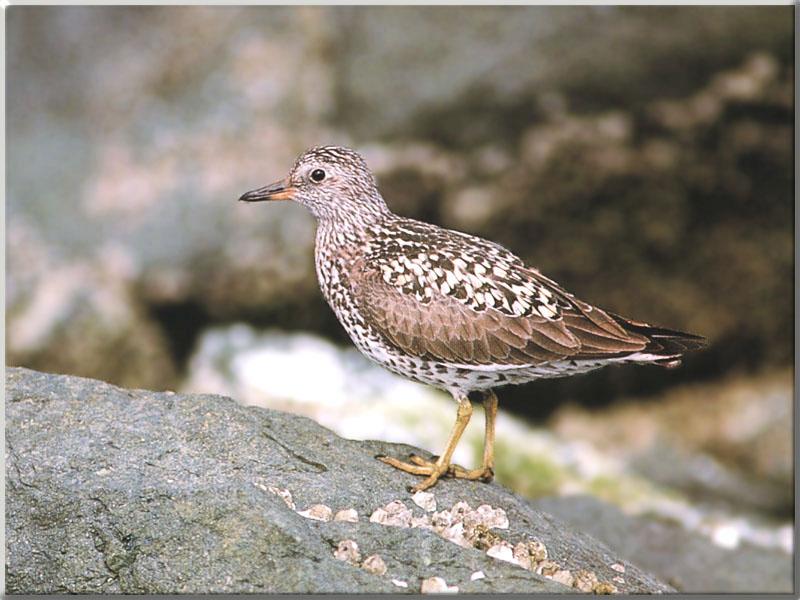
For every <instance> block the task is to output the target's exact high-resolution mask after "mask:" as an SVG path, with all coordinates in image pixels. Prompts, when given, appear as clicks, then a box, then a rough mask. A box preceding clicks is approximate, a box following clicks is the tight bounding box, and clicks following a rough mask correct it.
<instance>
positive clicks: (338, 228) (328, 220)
mask: <svg viewBox="0 0 800 600" xmlns="http://www.w3.org/2000/svg"><path fill="white" fill-rule="evenodd" d="M396 218H398V217H397V216H396V215H395V214H394V213H393V212H392V211H390V210H389V207H388V206H386V203H385V202H384V201H383V198H380V197H378V198H377V199H376V200H375V201H373V202H370V203H369V204H366V203H364V204H361V205H359V206H354V207H350V206H346V205H344V204H340V205H339V206H337V210H336V211H335V212H333V213H331V214H325V215H319V216H317V241H321V238H323V239H324V240H325V241H330V242H333V241H335V240H339V239H348V240H358V239H364V238H365V237H367V235H368V232H369V230H370V229H373V228H374V227H375V226H380V225H381V224H383V223H386V222H388V221H391V220H392V219H396Z"/></svg>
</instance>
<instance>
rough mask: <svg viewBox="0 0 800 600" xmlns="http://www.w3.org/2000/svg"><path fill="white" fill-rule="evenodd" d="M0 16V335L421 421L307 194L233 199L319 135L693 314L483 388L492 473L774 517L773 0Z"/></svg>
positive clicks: (458, 220) (686, 522)
mask: <svg viewBox="0 0 800 600" xmlns="http://www.w3.org/2000/svg"><path fill="white" fill-rule="evenodd" d="M6 43H7V57H6V67H7V111H8V112H7V119H6V127H7V143H6V152H7V166H6V173H7V204H6V252H7V266H6V269H7V270H6V310H7V312H6V326H7V327H6V358H7V363H8V364H10V365H21V366H26V367H31V368H34V369H39V370H44V371H50V372H59V373H71V374H77V375H84V376H90V377H96V378H100V379H104V380H106V381H110V382H113V383H116V384H120V385H124V386H129V387H146V388H153V389H177V390H184V391H201V392H219V393H224V394H227V395H231V396H233V397H235V398H237V399H238V400H240V401H242V402H247V403H255V404H261V405H263V406H271V407H276V408H282V409H286V410H292V411H294V412H302V413H304V414H308V415H310V416H312V417H314V418H315V419H317V420H319V421H321V422H322V423H323V424H325V425H327V426H329V427H331V428H333V429H335V430H336V431H337V432H339V433H341V434H343V435H346V436H349V437H359V438H382V439H390V440H395V441H404V442H410V443H414V444H418V445H421V446H423V447H425V448H428V449H430V450H432V451H438V450H439V449H440V446H441V445H442V444H443V443H444V441H445V438H446V434H447V430H448V429H449V427H450V425H451V423H452V421H453V418H454V408H453V406H452V403H451V401H450V400H449V399H448V398H447V397H446V396H445V395H443V394H441V393H439V392H437V391H435V390H432V389H429V388H424V387H422V386H417V385H415V384H411V383H408V382H405V381H402V380H399V379H397V378H395V377H393V376H391V375H389V374H388V373H384V372H383V371H381V370H380V369H378V368H377V367H375V366H374V365H371V364H370V363H368V362H367V361H366V360H365V359H362V358H361V357H360V356H359V355H358V354H357V353H356V352H355V351H354V350H352V348H351V345H350V344H349V341H348V339H347V338H346V336H345V334H344V332H343V330H342V328H341V327H340V326H339V324H338V323H337V321H336V320H335V317H334V316H333V314H332V312H331V311H330V310H329V309H328V307H327V305H325V303H324V301H323V299H322V297H321V295H320V293H319V291H318V288H317V283H316V278H315V274H314V262H313V239H314V238H313V236H314V222H313V219H312V217H311V216H310V215H309V214H307V213H306V212H305V211H304V209H302V207H300V206H296V205H290V204H278V205H270V206H266V205H256V206H252V205H242V204H239V203H237V202H236V199H237V198H238V197H239V195H241V194H242V193H243V192H245V191H247V190H250V189H252V188H255V187H259V186H261V185H264V184H265V183H268V182H270V181H272V180H274V179H277V178H279V177H283V176H284V175H285V174H286V173H287V172H288V169H289V168H290V167H291V165H292V162H293V160H294V158H295V157H296V155H297V154H299V153H300V152H301V151H302V150H304V149H305V148H307V147H309V146H313V145H318V144H327V143H336V144H346V145H350V146H353V147H355V148H357V149H358V150H360V151H361V152H363V154H364V155H365V156H366V158H367V161H368V163H369V164H370V166H371V167H372V168H373V169H374V171H375V172H376V174H377V176H378V179H379V183H380V187H381V190H382V191H383V194H384V196H385V197H386V199H387V201H388V203H389V205H390V206H391V207H392V208H393V209H394V210H395V211H396V212H398V213H401V214H404V215H407V216H411V217H415V218H419V219H423V220H428V221H432V222H435V223H438V224H441V225H444V226H446V227H450V228H455V229H459V230H462V231H467V232H470V233H474V234H478V235H481V236H484V237H487V238H490V239H493V240H495V241H498V242H500V243H502V244H504V245H505V246H507V247H509V248H511V249H512V250H513V251H515V252H516V253H517V254H519V255H520V256H521V257H522V258H523V259H525V260H526V261H528V262H529V263H531V264H533V265H536V266H538V267H539V268H540V269H541V270H542V271H543V272H544V273H546V274H547V275H549V276H550V277H553V278H555V279H556V280H558V281H560V282H561V283H562V284H563V285H564V286H565V287H566V288H567V289H569V290H571V291H574V292H575V293H576V294H577V295H578V296H580V297H582V298H584V299H586V300H588V301H590V302H593V303H596V304H598V305H600V306H603V307H606V308H609V309H612V310H614V311H615V312H619V313H621V314H625V315H629V316H631V317H635V318H637V319H641V320H645V321H648V322H651V323H654V324H662V325H665V326H669V327H673V328H677V329H684V330H687V331H692V332H696V333H701V334H703V335H705V336H707V337H708V338H709V339H710V341H711V346H710V347H709V349H708V350H706V351H704V352H702V353H698V354H696V355H692V356H690V357H688V358H687V359H686V361H685V363H684V366H683V367H682V368H680V369H678V370H672V371H665V370H662V369H659V368H648V367H620V368H613V369H606V370H603V371H600V372H597V373H594V374H591V375H587V376H583V377H574V378H570V379H565V380H551V381H545V382H540V383H534V384H529V385H526V386H521V387H517V388H507V389H504V390H502V391H501V393H500V398H501V412H502V418H501V421H500V424H499V427H500V431H499V432H498V436H499V444H500V447H499V448H498V477H499V479H500V481H501V482H502V483H504V484H506V485H509V486H511V487H513V488H514V489H516V490H518V491H519V492H521V493H523V494H526V495H528V496H530V497H539V496H543V495H562V494H571V493H579V492H588V493H591V494H593V495H595V496H598V497H602V498H604V499H605V500H607V501H609V502H613V503H615V504H617V505H618V506H620V507H622V508H624V509H625V510H628V511H630V512H637V513H639V514H653V515H657V516H658V517H659V518H661V519H668V520H671V521H674V522H678V523H680V524H681V526H684V527H688V528H690V529H692V530H694V531H699V532H702V533H703V534H704V535H707V536H710V537H711V539H713V540H714V541H715V542H717V543H718V544H721V545H723V546H727V547H733V546H737V545H738V544H740V543H747V544H755V545H757V546H759V547H761V548H771V549H775V550H776V551H783V552H786V551H788V550H789V549H790V548H791V529H790V522H791V518H792V514H793V484H792V481H793V480H792V474H793V461H792V431H791V425H792V358H793V350H794V349H793V331H794V313H793V222H794V219H793V217H794V206H793V137H792V136H793V93H794V90H793V81H794V70H793V12H792V7H791V6H782V7H781V6H778V7H775V6H772V7H733V6H727V7H725V6H722V7H687V6H682V7H659V8H656V7H552V8H551V7H502V8H501V7H470V8H465V7H452V8H448V7H391V8H387V7H297V8H287V7H248V8H233V7H231V8H228V7H144V8H143V7H127V8H107V7H20V6H15V7H12V8H11V9H10V10H9V11H8V12H7V38H6ZM423 416H425V417H431V416H435V418H426V419H425V420H423ZM474 421H475V423H474V425H475V427H472V426H471V427H470V429H469V431H468V434H467V438H466V440H465V442H464V444H462V446H463V447H462V448H460V449H459V451H460V452H461V454H460V455H458V456H457V458H458V459H459V460H460V461H464V462H471V461H473V460H477V458H478V457H479V456H480V443H481V435H482V432H481V427H482V418H480V417H478V418H476V419H474Z"/></svg>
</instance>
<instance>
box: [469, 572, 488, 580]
mask: <svg viewBox="0 0 800 600" xmlns="http://www.w3.org/2000/svg"><path fill="white" fill-rule="evenodd" d="M478 579H486V575H485V574H484V572H483V571H475V572H474V573H473V574H472V575H470V576H469V580H470V581H477V580H478Z"/></svg>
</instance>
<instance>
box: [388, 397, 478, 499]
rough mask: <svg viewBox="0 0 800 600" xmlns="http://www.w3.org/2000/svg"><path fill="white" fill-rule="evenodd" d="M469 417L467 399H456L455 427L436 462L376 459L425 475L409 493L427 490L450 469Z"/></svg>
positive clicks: (402, 469) (408, 471)
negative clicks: (414, 462)
mask: <svg viewBox="0 0 800 600" xmlns="http://www.w3.org/2000/svg"><path fill="white" fill-rule="evenodd" d="M471 416H472V404H471V403H470V401H469V398H467V397H466V396H463V397H461V398H458V413H457V414H456V422H455V425H453V429H452V431H451V432H450V437H449V438H448V440H447V445H446V446H445V449H444V453H443V454H442V455H441V456H440V457H439V458H437V459H436V462H434V463H430V462H428V461H425V460H423V459H420V458H419V457H412V460H415V459H416V463H417V464H411V463H407V462H403V461H401V460H397V459H396V458H391V457H389V456H378V457H376V458H377V459H378V460H380V461H382V462H385V463H386V464H387V465H391V466H393V467H395V468H397V469H400V470H401V471H405V472H406V473H413V474H414V475H427V476H428V477H427V478H426V479H425V480H424V481H421V482H420V483H418V484H417V485H415V486H413V487H412V488H410V490H409V491H411V492H412V493H416V492H419V491H421V490H427V489H428V488H429V487H431V486H433V485H434V484H435V483H436V482H437V481H438V480H439V478H440V477H441V476H442V475H444V474H445V473H447V472H448V470H449V469H450V459H451V458H452V457H453V452H454V451H455V449H456V446H457V445H458V440H460V439H461V435H462V434H463V433H464V429H466V427H467V423H469V419H470V417H471ZM420 463H422V464H420Z"/></svg>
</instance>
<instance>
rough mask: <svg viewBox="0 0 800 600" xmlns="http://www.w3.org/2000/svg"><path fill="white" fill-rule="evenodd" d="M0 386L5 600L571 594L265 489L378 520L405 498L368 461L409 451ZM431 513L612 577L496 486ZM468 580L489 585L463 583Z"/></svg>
mask: <svg viewBox="0 0 800 600" xmlns="http://www.w3.org/2000/svg"><path fill="white" fill-rule="evenodd" d="M6 375H7V380H6V401H7V404H6V408H7V413H6V418H7V423H8V430H7V436H6V442H7V452H8V454H7V459H8V469H7V471H6V476H7V481H6V490H7V498H6V523H7V529H6V531H7V533H8V535H7V540H6V542H7V565H6V585H7V590H8V591H9V592H10V593H36V592H38V593H45V592H54V591H61V592H72V593H89V592H92V593H114V592H117V593H119V592H136V593H161V594H168V593H177V592H183V593H204V592H205V593H208V592H212V593H236V592H239V593H243V592H296V593H310V592H328V593H357V592H390V591H393V590H395V589H396V584H394V583H393V582H392V580H396V581H398V582H412V583H411V587H412V591H419V588H416V586H417V585H418V583H417V582H419V581H421V580H422V579H424V578H427V577H430V576H431V573H438V575H436V576H437V577H442V578H443V579H445V580H446V581H447V583H448V586H457V587H458V588H459V591H462V592H474V591H483V592H523V591H524V592H527V593H530V592H558V591H564V590H565V589H568V588H565V587H564V586H563V585H561V584H559V583H556V582H553V581H549V580H546V579H545V578H542V577H541V576H539V575H536V574H535V573H533V572H531V571H527V570H523V569H520V568H519V567H518V566H515V565H512V564H509V563H504V562H501V561H495V560H493V559H492V558H491V557H488V556H487V555H486V554H485V553H484V552H482V551H480V550H476V549H474V548H461V547H459V546H457V545H455V544H451V543H449V542H447V541H446V540H444V539H442V538H441V537H439V536H438V535H437V534H436V533H434V532H433V531H429V530H426V529H422V528H400V527H388V526H386V525H382V524H380V523H371V522H366V521H360V522H358V523H349V522H341V521H328V522H323V521H315V520H311V519H306V518H303V517H302V516H300V515H298V514H297V513H296V512H294V511H293V510H292V509H291V508H289V507H288V506H287V505H286V503H285V502H284V499H283V498H281V497H279V496H278V495H276V494H274V493H273V492H271V491H270V489H269V488H270V487H274V488H276V489H279V490H287V491H288V492H289V493H291V495H292V497H293V499H294V501H295V502H296V503H297V504H298V505H300V506H311V505H325V506H352V507H354V508H355V509H356V510H357V511H358V512H359V513H362V514H371V513H372V512H373V511H374V510H375V509H376V508H378V507H381V506H386V505H387V504H389V503H390V502H392V501H393V499H396V498H398V497H405V498H407V497H408V496H407V492H406V491H405V488H406V486H407V485H408V484H409V483H411V482H412V481H413V480H414V478H413V477H412V476H410V475H408V474H403V473H399V472H397V471H396V470H395V469H391V468H390V467H388V466H386V465H384V464H382V463H380V462H379V461H376V460H375V459H374V455H375V454H376V453H378V452H383V453H386V454H402V453H403V452H407V451H408V450H410V449H411V448H409V447H407V446H395V445H391V444H385V443H379V442H355V441H350V440H345V439H342V438H339V437H337V436H336V435H335V434H333V433H332V432H330V431H328V430H326V429H324V428H322V427H320V426H318V425H317V424H315V423H314V422H312V421H311V420H309V419H306V418H303V417H298V416H295V415H290V414H286V413H280V412H277V411H270V410H264V409H259V408H252V407H250V408H248V407H243V406H241V405H238V404H237V403H235V402H234V401H233V400H231V399H228V398H223V397H219V396H212V395H183V394H159V393H153V392H148V391H144V390H125V389H120V388H116V387H113V386H110V385H108V384H105V383H102V382H99V381H94V380H89V379H80V378H76V377H67V376H54V375H47V374H42V373H37V372H34V371H28V370H25V369H16V368H10V369H8V371H7V374H6ZM417 451H419V450H417ZM254 483H259V484H260V485H254ZM436 495H437V498H439V499H440V501H441V502H442V503H443V505H446V506H454V505H457V504H459V503H465V504H469V505H482V504H487V505H490V506H501V507H503V508H504V510H505V512H506V514H507V516H508V521H509V528H508V530H504V535H505V534H506V533H507V534H508V535H509V536H511V537H513V538H514V539H529V538H531V537H536V538H537V539H540V540H542V541H543V543H545V544H546V545H547V549H548V553H549V555H550V556H552V557H554V559H555V560H558V561H559V563H560V564H563V565H565V567H566V568H569V569H570V570H577V569H581V568H583V569H588V570H590V571H592V572H595V573H598V574H599V575H601V578H608V579H610V578H611V577H613V576H615V575H617V572H616V571H614V570H612V569H611V568H610V567H609V566H608V565H611V564H615V563H620V562H623V559H622V558H621V557H620V556H618V555H616V554H614V553H613V552H611V551H609V550H608V549H607V548H606V547H604V546H603V545H602V544H600V543H598V542H596V541H595V540H594V539H592V538H591V537H590V536H588V535H585V534H583V533H575V532H574V531H573V530H572V529H570V528H568V527H566V526H564V525H563V524H562V523H560V522H558V521H557V520H555V519H553V518H552V517H550V516H549V515H545V514H544V513H540V512H538V511H536V510H533V509H531V507H530V505H529V504H528V503H527V502H526V501H524V500H523V499H521V498H519V497H518V496H516V495H514V494H512V493H510V492H509V491H507V490H505V489H504V488H502V487H500V486H498V485H496V484H483V483H478V482H465V481H456V480H452V479H448V480H443V481H440V482H439V483H438V484H437V487H436ZM417 510H420V509H417ZM343 540H349V541H351V542H352V543H348V544H345V546H344V547H343V548H342V551H343V552H344V554H342V555H343V556H345V558H348V557H349V558H352V559H353V560H354V561H355V560H357V559H356V558H355V554H354V553H353V551H354V550H355V547H356V545H357V547H358V551H359V554H361V555H362V556H363V555H366V556H372V555H374V554H379V555H380V556H381V557H382V559H383V562H384V563H385V565H386V573H385V575H377V574H375V573H371V572H369V571H367V570H365V569H363V568H360V567H359V566H358V565H355V564H349V563H348V562H347V561H342V560H337V559H336V558H335V557H334V552H335V551H337V550H339V546H340V544H339V542H341V541H343ZM340 554H341V553H340ZM265 565H266V566H269V567H270V568H265ZM379 570H382V569H379ZM476 571H483V572H484V574H485V575H486V578H485V579H483V580H478V581H471V580H470V578H471V575H472V574H473V573H475V572H476ZM625 579H626V582H627V583H626V584H625V585H624V586H621V590H622V591H623V592H644V593H652V592H656V591H659V592H667V591H671V590H672V588H670V587H669V586H666V585H664V584H662V583H660V582H659V581H658V580H657V579H655V578H653V577H652V576H650V575H648V574H647V573H645V572H643V571H641V570H640V569H638V568H636V567H635V566H633V565H631V564H630V563H626V578H625Z"/></svg>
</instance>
